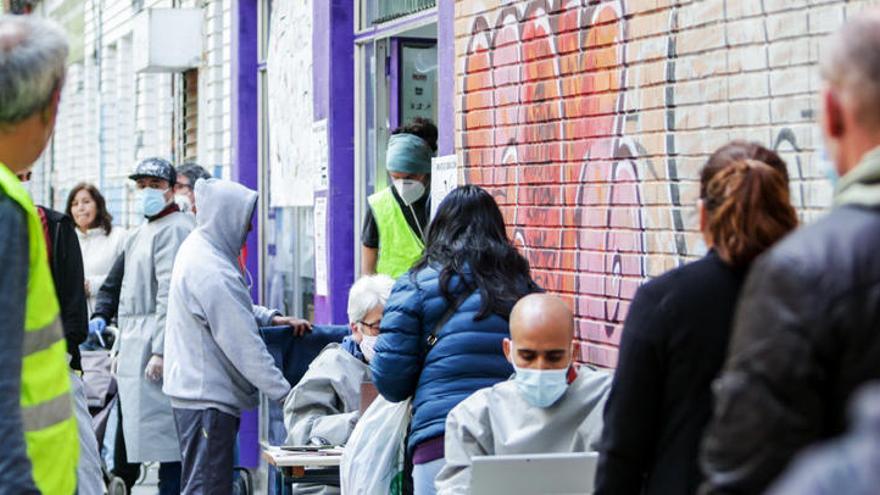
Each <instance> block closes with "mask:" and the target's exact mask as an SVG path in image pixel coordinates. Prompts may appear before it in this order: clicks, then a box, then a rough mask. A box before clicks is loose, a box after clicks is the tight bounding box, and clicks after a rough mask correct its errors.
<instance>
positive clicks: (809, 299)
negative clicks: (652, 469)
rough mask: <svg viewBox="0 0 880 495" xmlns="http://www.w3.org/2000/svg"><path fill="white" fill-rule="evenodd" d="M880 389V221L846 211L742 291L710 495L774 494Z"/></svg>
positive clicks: (715, 434)
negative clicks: (879, 383) (789, 469)
mask: <svg viewBox="0 0 880 495" xmlns="http://www.w3.org/2000/svg"><path fill="white" fill-rule="evenodd" d="M878 378H880V210H877V209H870V208H864V207H855V206H846V207H840V208H836V209H834V210H832V212H831V213H830V214H829V215H828V216H826V217H825V218H824V219H822V220H820V221H818V222H816V223H815V224H813V225H811V226H809V227H805V228H802V229H800V230H799V231H797V232H796V233H794V234H792V235H791V236H789V237H788V238H786V239H785V240H784V241H782V242H781V243H779V244H778V245H777V246H776V247H774V248H773V249H772V250H771V251H770V252H768V253H767V254H765V255H764V256H763V257H762V258H761V259H759V260H758V261H757V262H756V263H755V265H754V268H753V269H752V271H751V273H750V276H749V278H748V281H747V282H746V286H745V288H744V290H743V296H742V301H741V305H740V307H739V310H738V312H737V318H736V325H735V327H734V332H733V336H732V339H731V344H730V356H729V358H728V361H727V363H726V364H725V368H724V372H723V374H722V375H721V378H720V379H719V380H718V383H717V385H716V396H717V407H716V411H715V415H714V418H713V420H712V423H711V424H710V426H709V427H708V429H707V432H706V438H705V444H704V446H703V452H702V456H701V461H702V464H703V467H704V470H705V472H706V477H707V478H706V483H705V485H704V487H703V488H702V489H701V492H702V493H744V494H749V493H763V492H764V490H765V489H766V487H767V486H768V484H769V483H770V482H771V481H772V480H773V479H774V478H776V477H777V476H778V475H779V474H780V473H781V472H782V471H783V470H784V469H785V467H786V466H787V465H788V463H789V462H790V461H791V460H792V458H793V457H794V456H795V455H796V454H797V453H798V452H799V451H801V450H803V448H804V447H806V446H808V445H810V444H814V443H816V442H818V441H821V440H824V439H827V438H830V437H832V436H835V435H837V434H839V433H841V432H842V431H843V430H844V428H845V413H846V404H847V403H848V402H849V399H850V397H851V395H852V393H853V391H854V390H855V389H856V388H857V387H858V386H859V385H861V384H863V383H865V382H867V381H869V380H876V379H878Z"/></svg>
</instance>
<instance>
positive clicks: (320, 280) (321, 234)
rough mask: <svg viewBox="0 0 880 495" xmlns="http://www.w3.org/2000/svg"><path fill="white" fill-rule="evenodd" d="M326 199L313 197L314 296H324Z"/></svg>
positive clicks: (325, 278)
mask: <svg viewBox="0 0 880 495" xmlns="http://www.w3.org/2000/svg"><path fill="white" fill-rule="evenodd" d="M327 261H328V258H327V198H325V197H323V196H317V197H315V295H316V296H326V295H327V294H328V293H329V292H330V291H329V288H328V285H329V284H328V282H327Z"/></svg>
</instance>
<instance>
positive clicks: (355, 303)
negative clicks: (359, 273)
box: [348, 274, 394, 323]
mask: <svg viewBox="0 0 880 495" xmlns="http://www.w3.org/2000/svg"><path fill="white" fill-rule="evenodd" d="M393 286H394V279H393V278H391V277H389V276H388V275H381V274H380V275H365V276H363V277H361V278H359V279H358V281H357V282H355V283H354V285H352V286H351V290H350V291H349V292H348V322H349V323H356V322H358V321H360V320H362V319H363V318H364V316H366V315H367V313H369V312H370V311H372V310H373V309H374V308H376V307H378V306H385V303H386V302H388V296H390V295H391V288H392V287H393Z"/></svg>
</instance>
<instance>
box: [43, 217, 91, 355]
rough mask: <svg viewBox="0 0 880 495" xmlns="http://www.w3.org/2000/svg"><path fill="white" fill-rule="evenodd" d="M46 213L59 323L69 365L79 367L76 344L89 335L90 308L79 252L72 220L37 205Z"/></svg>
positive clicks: (50, 261)
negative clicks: (59, 309)
mask: <svg viewBox="0 0 880 495" xmlns="http://www.w3.org/2000/svg"><path fill="white" fill-rule="evenodd" d="M38 208H39V209H41V210H43V212H44V213H45V215H46V224H47V226H48V231H49V248H50V251H49V264H50V266H51V268H52V280H53V281H54V282H55V294H56V295H57V296H58V304H59V305H60V306H61V325H62V326H63V327H64V338H65V340H66V341H67V352H68V353H69V354H70V356H71V360H70V367H71V368H73V369H75V370H81V369H82V366H81V365H80V354H79V345H80V344H82V343H83V342H85V340H86V337H88V335H89V310H88V306H87V305H86V290H85V276H84V275H83V260H82V252H81V251H80V249H79V239H77V238H76V231H75V230H74V226H73V221H72V220H71V219H70V217H68V216H67V215H65V214H64V213H61V212H58V211H55V210H51V209H49V208H45V207H42V206H40V207H38Z"/></svg>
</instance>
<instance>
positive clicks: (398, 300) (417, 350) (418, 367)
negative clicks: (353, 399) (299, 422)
mask: <svg viewBox="0 0 880 495" xmlns="http://www.w3.org/2000/svg"><path fill="white" fill-rule="evenodd" d="M439 275H440V274H439V272H438V271H437V270H436V269H434V268H432V267H427V268H424V269H422V270H421V271H419V272H418V273H417V274H416V280H415V282H414V281H413V280H412V279H411V278H410V274H409V273H407V274H405V275H403V276H402V277H400V279H398V280H397V283H396V284H395V285H394V289H393V290H392V291H391V297H390V298H389V299H388V303H387V304H386V305H385V313H384V315H383V317H382V324H381V328H382V333H381V334H380V335H379V341H378V342H377V344H376V356H375V357H374V358H373V360H372V362H371V364H370V368H371V369H372V372H373V381H374V382H375V384H376V388H378V389H379V393H381V394H382V396H383V397H385V398H386V399H388V400H389V401H392V402H400V401H402V400H405V399H407V398H409V397H413V396H414V397H413V419H412V433H411V435H410V440H409V450H410V452H412V450H413V449H414V448H415V447H416V446H418V445H420V444H421V443H423V442H425V441H427V440H430V439H432V438H435V437H439V436H443V434H444V432H445V431H446V415H447V414H449V411H450V410H452V408H453V407H455V406H456V405H458V403H459V402H461V401H462V400H464V399H466V398H467V397H468V396H469V395H471V394H472V393H474V392H476V391H477V390H479V389H481V388H485V387H490V386H492V385H494V384H495V383H498V382H500V381H502V380H506V379H507V378H509V377H510V375H511V374H512V373H513V368H512V367H511V366H510V363H508V362H507V360H506V359H505V357H504V352H503V351H502V349H501V341H502V340H503V339H504V338H505V337H508V336H509V335H510V330H509V328H508V323H507V320H506V319H505V318H502V317H501V316H499V315H497V314H492V315H490V316H488V317H487V318H484V319H481V320H479V321H474V317H475V316H476V314H477V313H478V312H479V310H480V306H481V303H482V297H481V296H480V292H479V291H474V293H473V294H471V295H470V296H469V297H468V298H467V299H465V300H464V302H462V304H461V305H460V306H459V307H458V309H457V310H456V312H455V314H454V315H452V317H451V318H450V319H449V321H448V322H447V323H446V325H444V327H443V329H441V330H439V331H438V334H437V337H438V339H439V340H438V341H437V343H436V344H435V345H434V347H433V348H431V351H430V353H428V355H427V357H426V358H425V363H424V367H423V366H422V359H423V355H424V352H425V351H426V350H427V339H428V337H429V336H430V335H431V332H432V330H433V329H434V326H435V325H436V323H437V321H438V320H440V319H441V318H442V317H443V315H444V313H446V311H447V309H448V306H449V303H448V302H447V301H446V299H445V298H444V297H443V295H442V294H441V292H440V284H439ZM467 276H468V274H467V272H466V273H465V277H467ZM449 287H450V292H451V293H452V296H453V300H455V299H456V298H457V297H458V295H459V291H460V290H462V289H463V284H461V280H460V278H459V277H457V276H456V277H453V279H452V280H451V281H450V284H449Z"/></svg>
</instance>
